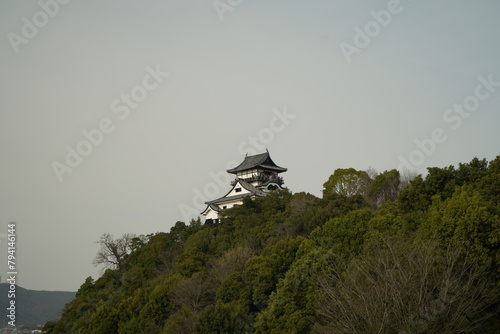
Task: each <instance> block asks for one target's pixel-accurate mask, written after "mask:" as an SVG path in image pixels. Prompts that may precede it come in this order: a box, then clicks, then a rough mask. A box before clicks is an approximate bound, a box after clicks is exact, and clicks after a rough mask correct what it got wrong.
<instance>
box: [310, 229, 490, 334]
mask: <svg viewBox="0 0 500 334" xmlns="http://www.w3.org/2000/svg"><path fill="white" fill-rule="evenodd" d="M378 241H379V242H378V243H376V244H375V245H373V246H371V247H367V249H366V252H365V253H364V254H363V256H361V257H358V258H354V259H352V260H351V261H349V262H347V263H344V264H343V265H334V266H332V267H333V268H332V269H330V270H329V271H328V272H327V273H325V274H324V275H322V276H319V278H318V282H319V286H320V288H321V291H322V295H323V296H324V298H323V300H322V301H321V303H320V304H319V305H320V306H319V309H318V313H319V315H320V317H319V321H318V322H317V323H316V325H315V327H314V332H315V333H367V334H371V333H479V332H481V333H484V332H485V329H486V328H487V326H488V325H490V324H491V321H490V322H489V323H488V321H486V320H487V319H490V318H491V319H494V318H493V317H494V316H495V315H496V316H498V309H497V310H495V309H494V308H491V306H492V305H494V303H495V296H494V294H492V293H491V291H489V287H490V286H491V283H492V282H493V280H492V277H491V275H488V273H487V272H486V271H485V269H486V267H485V266H483V265H480V264H479V263H478V262H476V261H475V260H474V258H473V257H471V256H469V255H470V252H469V250H468V248H467V247H466V246H464V245H460V244H457V245H455V246H453V247H450V248H448V249H446V250H442V249H441V248H440V245H439V241H435V240H430V239H427V240H424V241H421V242H417V243H414V242H413V239H412V238H403V237H398V238H388V237H381V238H380V239H379V240H378Z"/></svg>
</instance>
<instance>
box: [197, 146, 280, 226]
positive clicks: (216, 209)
mask: <svg viewBox="0 0 500 334" xmlns="http://www.w3.org/2000/svg"><path fill="white" fill-rule="evenodd" d="M286 171H287V169H286V168H283V167H279V166H278V165H276V164H275V163H274V161H273V160H272V159H271V156H270V155H269V151H267V152H266V153H262V154H257V155H251V156H248V155H247V156H246V157H245V160H243V162H242V163H241V164H239V165H238V166H236V167H235V168H232V169H228V170H227V172H228V173H230V174H234V175H236V178H235V180H234V181H233V182H231V186H232V189H231V190H230V191H229V192H228V193H227V194H226V195H225V196H223V197H221V198H218V199H215V200H212V201H208V202H205V204H207V208H206V209H205V210H204V211H203V212H202V213H201V215H202V216H205V217H206V222H207V223H210V222H212V223H218V221H219V219H220V218H221V216H222V212H223V211H224V210H225V209H229V208H232V207H233V206H235V205H239V204H242V203H243V198H245V197H250V198H255V197H262V196H266V195H267V194H268V193H269V192H270V191H272V190H278V189H282V186H283V178H282V177H280V176H279V174H280V173H284V172H286Z"/></svg>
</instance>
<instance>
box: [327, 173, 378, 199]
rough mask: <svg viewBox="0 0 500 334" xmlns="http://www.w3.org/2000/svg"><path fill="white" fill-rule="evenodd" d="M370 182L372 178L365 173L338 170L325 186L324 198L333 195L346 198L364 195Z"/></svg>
mask: <svg viewBox="0 0 500 334" xmlns="http://www.w3.org/2000/svg"><path fill="white" fill-rule="evenodd" d="M370 182H371V179H370V177H369V176H368V174H367V173H366V172H364V171H358V170H355V169H354V168H345V169H342V168H339V169H336V170H335V172H334V173H333V174H332V175H330V177H329V178H328V181H326V182H325V183H324V184H323V188H324V189H323V198H328V197H330V196H331V195H333V194H337V195H341V196H346V197H349V196H354V195H364V194H365V192H366V190H367V189H368V186H369V185H370Z"/></svg>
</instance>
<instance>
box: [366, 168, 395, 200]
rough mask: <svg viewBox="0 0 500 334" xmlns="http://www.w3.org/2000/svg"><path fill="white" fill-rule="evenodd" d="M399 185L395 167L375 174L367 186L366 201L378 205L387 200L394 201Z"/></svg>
mask: <svg viewBox="0 0 500 334" xmlns="http://www.w3.org/2000/svg"><path fill="white" fill-rule="evenodd" d="M400 185H401V180H400V174H399V172H398V171H397V170H395V169H393V170H390V171H385V172H383V173H382V174H379V175H377V176H376V177H375V178H374V180H373V182H372V183H371V184H370V187H369V188H368V191H367V198H368V202H370V203H372V204H374V205H375V206H376V207H380V206H381V205H382V204H383V203H385V202H387V201H395V200H396V197H397V196H398V193H399V189H400Z"/></svg>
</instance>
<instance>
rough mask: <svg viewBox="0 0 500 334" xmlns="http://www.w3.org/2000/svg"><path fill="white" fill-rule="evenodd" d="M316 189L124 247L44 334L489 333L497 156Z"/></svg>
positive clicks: (494, 284)
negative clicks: (316, 192) (418, 173)
mask: <svg viewBox="0 0 500 334" xmlns="http://www.w3.org/2000/svg"><path fill="white" fill-rule="evenodd" d="M324 188H325V189H324V193H323V198H317V197H315V196H313V195H310V194H306V193H295V194H292V193H291V192H290V191H288V190H283V191H277V192H273V193H271V194H269V195H268V196H267V197H264V198H260V199H256V200H253V201H252V200H245V202H244V204H243V205H240V206H236V207H234V208H232V209H229V210H227V211H225V212H226V217H225V218H224V219H223V220H222V223H220V224H219V225H217V226H204V225H202V224H201V223H200V221H191V222H190V223H189V224H185V223H183V222H177V223H176V224H175V226H174V227H172V228H171V230H170V232H169V233H157V234H154V235H149V236H146V237H142V238H133V239H131V241H130V243H129V248H130V251H129V252H128V253H127V254H128V255H126V256H125V257H124V258H123V261H121V262H120V265H119V266H116V267H115V269H108V270H106V271H105V272H104V274H103V275H102V276H101V277H100V278H99V279H97V280H95V281H94V280H92V278H90V277H89V278H88V279H87V280H86V281H85V282H84V283H83V284H82V286H81V287H80V289H79V290H78V292H77V294H76V298H75V299H74V300H73V301H72V302H71V303H70V304H69V305H68V306H67V307H66V308H65V310H64V312H63V316H62V318H61V319H60V320H59V321H57V322H49V323H47V324H46V325H45V330H46V331H47V332H48V333H53V334H58V333H81V334H85V333H102V334H112V333H130V334H138V333H145V334H151V333H176V334H178V333H262V334H264V333H266V334H268V333H283V334H290V333H301V334H303V333H367V334H368V333H369V334H372V333H499V332H500V321H499V319H500V317H499V315H500V313H499V306H500V298H499V297H500V293H499V292H500V284H499V283H500V266H499V264H500V247H499V246H500V218H499V216H500V201H499V200H500V156H499V157H497V158H496V159H495V160H494V161H491V162H487V161H486V160H479V159H474V160H472V161H471V162H470V163H464V164H460V165H459V166H458V167H453V166H450V167H446V168H429V169H428V174H427V175H426V176H425V177H421V176H417V177H415V178H414V179H413V180H412V181H411V182H409V183H408V182H406V180H404V178H403V177H401V175H400V174H399V172H398V171H396V170H392V171H386V172H383V173H380V174H377V173H374V172H370V171H368V172H365V171H356V170H354V169H338V170H336V171H335V172H334V173H333V174H332V176H331V177H330V178H329V179H328V180H327V181H326V182H325V184H324Z"/></svg>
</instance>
